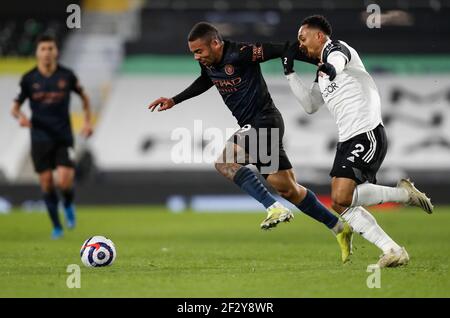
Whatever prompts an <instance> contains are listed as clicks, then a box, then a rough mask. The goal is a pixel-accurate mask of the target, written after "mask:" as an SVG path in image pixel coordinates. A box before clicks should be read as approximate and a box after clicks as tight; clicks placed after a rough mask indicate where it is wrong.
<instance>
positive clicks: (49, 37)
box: [36, 34, 58, 47]
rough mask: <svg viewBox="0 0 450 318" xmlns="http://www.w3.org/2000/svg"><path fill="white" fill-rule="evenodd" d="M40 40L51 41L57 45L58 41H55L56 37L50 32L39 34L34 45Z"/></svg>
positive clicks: (37, 44) (40, 41)
mask: <svg viewBox="0 0 450 318" xmlns="http://www.w3.org/2000/svg"><path fill="white" fill-rule="evenodd" d="M42 42H53V43H55V45H56V46H58V42H57V41H56V38H55V37H54V36H53V35H51V34H42V35H39V36H38V37H37V39H36V47H38V46H39V44H41V43H42Z"/></svg>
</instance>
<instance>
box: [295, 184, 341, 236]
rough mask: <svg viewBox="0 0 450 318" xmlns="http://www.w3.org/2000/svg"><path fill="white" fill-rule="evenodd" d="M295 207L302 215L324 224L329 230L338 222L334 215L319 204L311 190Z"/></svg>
mask: <svg viewBox="0 0 450 318" xmlns="http://www.w3.org/2000/svg"><path fill="white" fill-rule="evenodd" d="M297 207H298V208H299V209H300V211H302V212H303V213H305V214H307V215H309V216H310V217H312V218H313V219H315V220H317V221H319V222H321V223H323V224H325V225H326V226H327V227H328V228H329V229H332V228H333V227H334V226H335V225H336V224H337V222H338V221H339V219H338V218H337V216H336V215H334V214H333V213H331V212H330V211H329V210H328V209H327V208H326V207H325V206H324V205H323V204H322V203H320V201H319V200H318V199H317V197H316V195H315V194H314V192H312V191H311V190H307V192H306V197H305V198H304V199H303V201H302V202H300V203H299V204H298V205H297Z"/></svg>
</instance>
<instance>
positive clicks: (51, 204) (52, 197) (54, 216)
mask: <svg viewBox="0 0 450 318" xmlns="http://www.w3.org/2000/svg"><path fill="white" fill-rule="evenodd" d="M44 202H45V205H46V206H47V211H48V215H49V216H50V220H52V224H53V227H57V228H62V225H61V222H60V221H59V215H58V196H57V194H56V192H55V191H54V190H52V191H50V192H44Z"/></svg>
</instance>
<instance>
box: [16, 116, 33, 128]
mask: <svg viewBox="0 0 450 318" xmlns="http://www.w3.org/2000/svg"><path fill="white" fill-rule="evenodd" d="M18 121H19V125H20V127H26V128H31V121H30V120H29V119H28V118H27V117H26V116H20V117H19V119H18Z"/></svg>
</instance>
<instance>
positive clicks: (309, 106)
mask: <svg viewBox="0 0 450 318" xmlns="http://www.w3.org/2000/svg"><path fill="white" fill-rule="evenodd" d="M286 78H287V79H288V82H289V87H290V88H291V91H292V93H293V94H294V96H295V98H296V99H297V101H298V102H299V104H300V105H301V106H302V107H303V109H304V110H305V111H306V112H307V113H308V114H313V113H315V112H316V111H318V110H319V108H320V107H321V106H322V105H323V104H324V100H323V98H322V94H321V93H320V89H319V84H318V83H317V82H313V84H312V86H311V88H309V89H308V88H307V87H306V86H305V85H304V84H303V82H302V81H301V79H300V78H299V77H298V75H297V74H296V73H295V72H292V73H290V74H289V75H287V76H286Z"/></svg>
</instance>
